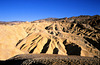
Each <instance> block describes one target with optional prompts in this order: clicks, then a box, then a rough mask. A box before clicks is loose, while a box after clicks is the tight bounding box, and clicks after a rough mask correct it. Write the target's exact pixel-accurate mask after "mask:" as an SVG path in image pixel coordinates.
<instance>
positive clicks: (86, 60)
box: [0, 54, 100, 65]
mask: <svg viewBox="0 0 100 65" xmlns="http://www.w3.org/2000/svg"><path fill="white" fill-rule="evenodd" d="M99 61H100V58H91V57H81V56H66V55H56V54H22V55H17V56H14V57H12V58H10V59H8V60H6V61H0V65H8V64H10V65H39V64H41V65H79V64H80V65H99V64H100V62H99Z"/></svg>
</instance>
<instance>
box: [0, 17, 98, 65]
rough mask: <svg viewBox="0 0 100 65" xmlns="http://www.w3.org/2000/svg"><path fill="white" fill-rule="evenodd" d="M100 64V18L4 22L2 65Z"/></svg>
mask: <svg viewBox="0 0 100 65" xmlns="http://www.w3.org/2000/svg"><path fill="white" fill-rule="evenodd" d="M8 63H9V64H11V65H25V64H26V65H32V64H45V65H46V64H47V65H61V64H62V65H64V64H66V65H73V64H76V65H78V64H82V65H84V64H87V65H88V64H90V65H91V64H93V65H99V64H100V16H99V15H95V16H83V15H81V16H78V17H70V18H67V17H66V18H47V19H41V20H36V21H32V22H0V65H3V64H8Z"/></svg>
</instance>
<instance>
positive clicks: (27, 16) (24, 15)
mask: <svg viewBox="0 0 100 65" xmlns="http://www.w3.org/2000/svg"><path fill="white" fill-rule="evenodd" d="M79 15H91V16H92V15H100V0H0V21H34V20H38V19H44V18H49V17H54V18H63V17H72V16H79Z"/></svg>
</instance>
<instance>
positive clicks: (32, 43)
mask: <svg viewBox="0 0 100 65" xmlns="http://www.w3.org/2000/svg"><path fill="white" fill-rule="evenodd" d="M40 24H42V26H40ZM40 24H39V23H38V25H37V29H36V30H39V31H38V32H37V31H36V32H35V31H34V32H31V33H30V34H29V35H28V36H27V37H26V38H24V39H23V40H22V41H21V42H20V43H19V42H18V43H17V44H16V47H17V48H19V49H20V50H22V51H24V52H27V53H33V54H35V53H37V54H40V53H46V54H62V55H79V56H89V57H95V56H96V57H100V54H99V53H100V51H99V49H98V48H99V47H98V46H97V45H96V46H95V45H93V44H92V43H90V41H89V40H87V39H86V37H87V36H86V35H85V34H83V33H81V30H83V31H85V30H86V32H88V31H87V29H86V28H85V27H84V26H83V25H81V24H75V23H61V22H52V23H50V24H49V25H48V24H46V23H40ZM78 32H79V33H81V35H79V34H78ZM86 32H85V33H86ZM92 32H93V31H92ZM91 35H92V33H91ZM89 38H90V37H89ZM95 40H97V39H95ZM97 42H98V41H97ZM97 44H98V43H97ZM76 51H77V52H76Z"/></svg>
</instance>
